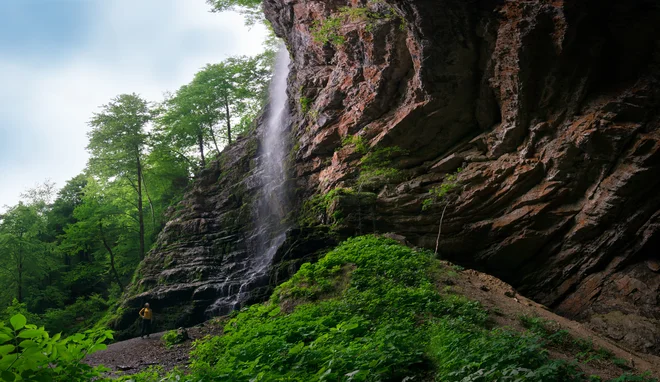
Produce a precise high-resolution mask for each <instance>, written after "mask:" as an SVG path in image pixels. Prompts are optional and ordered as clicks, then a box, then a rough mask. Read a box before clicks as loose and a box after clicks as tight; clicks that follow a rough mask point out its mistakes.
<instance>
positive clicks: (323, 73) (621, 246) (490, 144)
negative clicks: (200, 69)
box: [265, 0, 660, 354]
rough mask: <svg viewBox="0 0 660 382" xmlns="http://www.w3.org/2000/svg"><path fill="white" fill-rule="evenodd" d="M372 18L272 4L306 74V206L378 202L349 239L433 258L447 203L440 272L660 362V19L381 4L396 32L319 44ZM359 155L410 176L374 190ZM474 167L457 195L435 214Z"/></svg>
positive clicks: (626, 9)
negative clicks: (329, 29) (334, 194)
mask: <svg viewBox="0 0 660 382" xmlns="http://www.w3.org/2000/svg"><path fill="white" fill-rule="evenodd" d="M366 4H367V2H366V1H358V0H352V1H347V0H324V1H320V0H319V1H312V0H310V1H304V0H265V10H266V13H267V17H268V18H269V19H270V20H271V21H272V22H273V25H274V27H275V30H276V32H277V33H278V34H279V35H281V36H282V37H284V39H285V40H286V41H287V44H288V47H289V49H290V52H291V54H292V57H293V61H294V68H293V69H294V73H293V75H292V78H291V79H290V82H291V84H290V85H291V86H290V94H291V98H292V99H293V100H294V101H295V103H296V104H297V111H298V112H297V115H296V117H295V123H294V127H293V133H294V135H295V141H296V142H298V143H297V144H296V145H295V147H294V150H295V152H294V155H295V164H294V172H295V178H296V183H297V189H298V197H299V199H300V200H301V201H302V200H303V199H308V198H309V197H310V196H311V195H312V194H314V193H316V194H324V193H327V192H328V191H330V190H333V189H336V188H350V189H351V190H353V192H366V191H369V192H373V193H375V194H376V195H377V197H376V198H374V199H375V202H374V204H373V205H371V206H369V213H368V214H364V215H360V216H361V217H360V218H359V219H358V225H359V226H356V224H355V219H353V220H351V219H347V220H344V225H345V226H347V227H345V228H346V229H348V231H345V232H350V230H351V229H353V232H362V231H369V230H376V231H380V232H396V233H397V234H400V235H403V236H405V237H406V239H407V240H408V241H410V242H411V243H413V244H415V245H419V246H424V247H428V248H434V247H435V241H436V235H437V231H438V224H439V221H440V216H441V214H442V210H443V208H444V205H443V202H444V201H446V202H448V203H449V204H448V207H447V210H446V214H445V217H444V222H443V234H442V236H441V239H440V253H441V255H442V256H444V257H447V258H450V259H452V260H454V261H458V262H460V263H463V264H468V265H471V266H474V267H477V268H479V269H481V270H484V271H486V272H489V273H492V274H494V275H496V276H498V277H500V278H502V279H504V280H505V281H507V282H509V283H511V284H513V285H514V286H516V287H517V288H519V289H520V290H521V292H522V293H524V294H526V295H528V296H530V297H532V298H535V299H536V300H537V301H539V302H541V303H543V304H546V305H547V306H549V307H550V308H552V309H553V310H555V311H557V312H559V313H560V314H563V315H566V316H568V317H571V318H577V319H580V320H583V321H586V322H589V323H590V325H592V326H593V327H595V328H597V329H598V330H601V331H603V332H605V333H606V334H608V335H609V336H611V337H613V338H615V339H617V340H622V341H624V342H626V343H628V344H630V345H632V346H634V347H635V348H637V349H639V350H643V351H646V352H652V353H656V354H660V299H659V297H658V295H659V294H658V292H659V289H660V274H659V273H658V272H659V270H660V229H659V228H658V227H659V226H660V86H659V85H660V84H659V81H658V74H659V73H660V67H659V66H660V38H659V37H660V8H659V6H658V5H657V2H656V1H650V0H649V1H642V0H630V1H625V2H623V1H614V0H611V1H606V0H591V1H586V0H573V1H562V0H553V1H550V0H548V1H537V0H529V1H487V0H483V1H476V0H473V1H467V0H414V1H413V0H398V1H395V0H385V1H378V2H373V1H372V2H370V3H369V5H368V7H369V8H370V9H371V10H372V11H373V12H376V13H379V12H380V13H381V14H386V13H387V12H389V9H390V8H392V9H394V11H395V12H396V15H397V17H390V18H377V19H373V20H364V19H360V18H359V17H358V18H353V19H346V20H344V21H343V23H342V26H341V29H340V31H339V35H340V36H342V37H343V38H344V39H345V40H346V43H345V44H343V45H338V46H333V45H332V44H330V43H328V44H325V45H321V44H320V43H318V42H316V41H314V38H313V37H312V33H311V32H312V30H313V29H314V25H315V23H319V22H321V21H322V20H324V19H326V18H327V17H329V16H330V15H332V14H337V13H338V7H341V6H347V5H348V6H352V7H363V6H365V5H366ZM307 103H308V104H309V106H308V108H307V107H305V106H304V105H303V104H307ZM304 109H305V110H304ZM307 109H308V110H307ZM352 136H355V137H357V136H359V137H361V138H360V139H361V141H360V140H358V139H357V138H351V139H350V142H349V141H347V139H346V138H347V137H352ZM342 142H343V143H342ZM360 142H364V144H365V145H366V147H367V148H368V149H367V150H368V151H369V152H371V153H374V152H377V151H378V150H382V148H384V147H393V146H396V147H397V148H398V149H400V150H394V151H393V155H392V156H391V157H388V161H389V164H388V166H389V167H391V168H393V169H396V176H393V177H388V176H384V177H380V178H378V177H376V180H375V181H373V179H372V181H369V182H365V181H364V180H363V178H360V174H361V173H363V174H362V175H365V174H364V172H366V171H367V170H366V168H365V166H364V164H363V161H364V156H365V151H367V150H365V148H362V147H360V144H356V143H360ZM366 155H369V154H366ZM459 167H462V168H463V170H462V171H461V172H460V173H459V174H458V184H459V186H458V188H457V189H455V190H454V191H452V192H450V193H449V194H448V196H447V197H446V198H445V199H443V202H438V203H432V204H431V205H430V208H427V209H423V203H424V201H425V200H426V199H429V190H431V189H433V188H434V187H437V186H439V185H440V184H442V183H443V181H444V180H445V178H446V176H447V174H450V173H454V172H455V171H456V170H457V168H459ZM361 179H362V180H361ZM360 208H362V207H359V206H358V209H360ZM365 211H366V206H365ZM366 227H369V229H368V230H367V229H366Z"/></svg>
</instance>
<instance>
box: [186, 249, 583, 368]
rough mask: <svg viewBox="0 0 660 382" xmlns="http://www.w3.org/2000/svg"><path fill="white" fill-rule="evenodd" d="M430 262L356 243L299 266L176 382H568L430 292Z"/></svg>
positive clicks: (519, 342) (535, 354)
mask: <svg viewBox="0 0 660 382" xmlns="http://www.w3.org/2000/svg"><path fill="white" fill-rule="evenodd" d="M438 267H439V263H438V262H437V260H435V259H434V258H433V256H432V255H431V254H430V253H426V252H417V251H414V250H412V249H410V248H407V247H404V246H401V245H399V244H398V243H396V242H394V241H392V240H388V239H381V238H376V237H373V236H365V237H360V238H355V239H351V240H348V241H347V242H345V243H344V244H342V245H341V246H339V247H338V248H336V249H335V250H333V251H332V252H330V253H328V254H327V255H326V256H325V257H324V258H322V259H321V260H319V262H318V263H316V264H305V265H304V266H303V267H302V268H301V269H300V271H299V272H298V273H296V275H294V276H293V278H291V279H290V280H289V281H287V282H285V283H283V284H282V285H280V286H279V287H278V288H277V289H276V291H275V292H274V293H273V296H272V298H271V300H270V302H269V303H266V304H263V305H255V306H252V307H250V308H247V309H244V310H242V311H241V312H239V313H237V314H235V315H234V316H233V317H232V318H231V319H230V320H229V321H228V323H227V324H226V326H225V329H224V332H225V334H224V335H223V336H220V337H209V338H206V339H204V340H201V341H198V342H197V343H196V344H195V349H194V351H193V352H192V365H191V368H190V371H191V374H190V375H189V376H187V377H184V380H189V381H196V380H231V381H275V380H287V381H311V380H319V381H338V380H340V381H385V380H387V381H395V380H404V379H405V378H424V379H428V377H429V375H430V374H432V373H436V380H442V381H477V380H483V381H486V380H498V378H499V377H502V378H504V379H506V378H507V377H513V376H514V375H517V376H518V377H519V378H520V379H519V380H522V381H524V380H529V381H557V380H566V381H571V380H577V379H578V378H579V376H580V374H579V373H578V372H576V371H575V370H574V368H573V367H572V366H570V365H568V364H566V363H562V362H557V361H550V360H549V358H548V355H547V352H545V351H544V350H543V349H542V345H543V340H542V339H541V337H539V336H535V335H532V334H529V335H524V336H520V335H518V334H515V333H513V332H508V331H502V330H489V329H488V328H487V326H486V322H487V313H486V312H485V311H484V310H483V309H482V308H481V307H480V305H479V304H478V303H475V302H472V301H469V300H467V299H465V298H464V297H461V296H457V295H448V296H442V295H440V294H439V293H438V292H437V291H436V288H435V283H436V280H434V277H435V276H434V275H435V274H437V270H438Z"/></svg>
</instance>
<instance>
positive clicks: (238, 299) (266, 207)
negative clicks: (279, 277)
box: [207, 47, 290, 316]
mask: <svg viewBox="0 0 660 382" xmlns="http://www.w3.org/2000/svg"><path fill="white" fill-rule="evenodd" d="M289 64H290V58H289V52H288V51H287V50H286V48H285V47H281V48H280V50H279V52H278V53H277V56H276V60H275V71H274V73H273V79H272V81H271V84H270V89H269V108H268V111H267V115H266V116H267V118H266V122H265V126H264V128H263V129H262V131H261V135H260V137H259V139H260V141H261V145H260V147H261V152H260V155H259V158H258V161H259V162H258V167H257V169H256V171H255V177H256V179H257V181H258V183H259V192H258V195H257V198H256V200H255V202H254V203H253V208H252V219H253V222H254V224H253V225H254V227H255V228H254V232H253V234H252V236H251V237H250V238H249V239H248V240H247V241H248V242H247V243H246V244H247V247H248V253H247V258H246V259H245V261H242V262H240V264H241V265H240V267H239V268H238V269H236V270H235V271H233V272H230V273H229V274H228V275H227V276H226V279H225V280H224V281H223V282H222V284H220V285H219V286H218V289H217V290H218V292H220V294H221V296H222V297H221V298H219V299H218V300H217V301H216V302H215V303H214V304H213V305H212V306H210V307H209V308H208V309H207V314H208V315H209V316H213V315H224V314H228V313H230V312H231V311H232V310H236V309H240V308H241V307H242V306H243V305H244V304H245V303H246V302H248V300H249V299H250V297H251V294H252V293H253V291H255V290H257V289H260V288H267V287H268V285H269V282H270V277H269V271H270V265H271V263H272V261H273V258H274V256H275V254H276V253H277V250H278V249H279V248H280V247H281V246H282V244H283V243H284V241H285V240H286V230H287V229H288V228H289V227H288V226H287V225H286V224H285V222H284V221H285V218H286V215H287V211H288V210H289V208H288V207H289V202H288V192H287V186H286V180H287V176H286V168H285V161H286V156H287V145H286V139H285V137H284V135H285V133H286V131H287V127H288V123H289V110H288V96H287V92H286V90H287V80H288V77H289Z"/></svg>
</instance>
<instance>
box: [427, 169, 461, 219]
mask: <svg viewBox="0 0 660 382" xmlns="http://www.w3.org/2000/svg"><path fill="white" fill-rule="evenodd" d="M461 171H463V169H462V168H459V169H457V170H456V172H455V173H453V174H450V175H447V176H446V177H445V179H444V180H443V182H442V184H441V185H440V186H438V187H434V188H432V189H430V190H429V196H430V197H429V198H427V199H424V201H423V202H422V210H427V209H429V208H431V207H432V206H433V205H435V204H437V203H439V202H441V201H443V200H444V199H445V196H446V195H447V194H448V193H449V192H450V191H452V190H453V189H455V188H456V187H458V182H457V181H456V178H457V177H458V174H460V172H461Z"/></svg>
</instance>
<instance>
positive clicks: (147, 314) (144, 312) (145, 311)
mask: <svg viewBox="0 0 660 382" xmlns="http://www.w3.org/2000/svg"><path fill="white" fill-rule="evenodd" d="M151 313H152V311H151V309H149V308H142V310H141V311H140V313H138V314H139V315H140V317H142V318H144V319H145V320H151Z"/></svg>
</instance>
